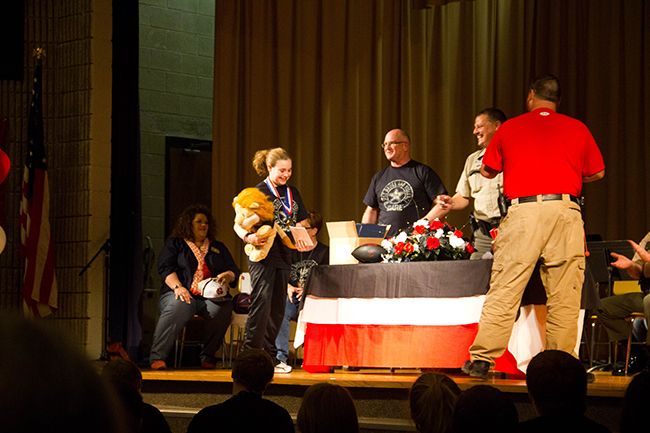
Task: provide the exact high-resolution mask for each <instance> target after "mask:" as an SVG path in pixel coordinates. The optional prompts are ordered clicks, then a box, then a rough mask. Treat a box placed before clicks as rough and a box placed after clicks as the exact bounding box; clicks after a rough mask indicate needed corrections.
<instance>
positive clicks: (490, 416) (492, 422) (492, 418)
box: [454, 385, 519, 433]
mask: <svg viewBox="0 0 650 433" xmlns="http://www.w3.org/2000/svg"><path fill="white" fill-rule="evenodd" d="M518 422H519V414H518V413H517V409H516V408H515V405H514V403H513V402H512V400H510V398H509V397H508V396H507V395H506V394H505V393H503V392H501V391H500V390H498V389H497V388H495V387H493V386H490V385H476V386H473V387H471V388H469V389H467V390H465V391H463V393H462V394H461V395H460V396H459V397H458V400H456V408H455V409H454V433H473V432H477V431H480V432H482V433H492V432H494V433H497V432H498V433H508V432H514V431H515V430H516V429H517V423H518Z"/></svg>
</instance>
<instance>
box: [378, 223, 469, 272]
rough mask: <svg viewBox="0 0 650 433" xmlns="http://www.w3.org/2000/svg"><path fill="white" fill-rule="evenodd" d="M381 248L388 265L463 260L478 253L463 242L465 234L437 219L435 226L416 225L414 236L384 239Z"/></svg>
mask: <svg viewBox="0 0 650 433" xmlns="http://www.w3.org/2000/svg"><path fill="white" fill-rule="evenodd" d="M381 246H382V247H383V248H384V249H385V250H386V251H387V253H386V254H382V257H383V259H384V262H418V261H432V260H463V259H469V256H470V254H471V253H473V252H474V251H476V250H475V249H474V246H473V245H472V244H471V242H469V241H467V240H465V239H463V232H461V231H460V230H457V229H455V228H453V227H452V226H451V225H450V224H449V223H447V222H445V223H443V222H441V221H440V220H439V219H437V218H436V219H435V220H433V221H431V222H429V221H428V220H426V219H421V220H419V221H417V222H416V223H415V224H413V230H412V232H411V234H410V235H409V234H408V233H407V232H401V233H400V234H399V235H397V236H395V237H392V238H389V239H384V240H383V241H382V243H381Z"/></svg>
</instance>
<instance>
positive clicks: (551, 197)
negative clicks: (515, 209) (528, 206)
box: [506, 194, 582, 207]
mask: <svg viewBox="0 0 650 433" xmlns="http://www.w3.org/2000/svg"><path fill="white" fill-rule="evenodd" d="M563 195H564V194H540V195H529V196H528V197H519V198H513V199H512V200H506V204H507V205H508V207H510V206H512V204H513V203H512V202H513V201H514V200H517V202H518V203H519V204H521V203H535V202H537V198H538V197H539V198H541V201H552V200H562V198H563ZM566 195H568V194H566ZM569 200H571V201H572V202H574V203H577V204H578V205H582V200H580V198H579V197H576V196H574V195H569Z"/></svg>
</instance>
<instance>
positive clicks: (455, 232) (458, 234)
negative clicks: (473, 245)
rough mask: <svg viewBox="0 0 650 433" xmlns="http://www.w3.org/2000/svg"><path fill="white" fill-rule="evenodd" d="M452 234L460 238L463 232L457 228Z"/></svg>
mask: <svg viewBox="0 0 650 433" xmlns="http://www.w3.org/2000/svg"><path fill="white" fill-rule="evenodd" d="M454 236H456V237H457V238H462V237H463V232H461V231H460V230H458V229H457V230H455V231H454Z"/></svg>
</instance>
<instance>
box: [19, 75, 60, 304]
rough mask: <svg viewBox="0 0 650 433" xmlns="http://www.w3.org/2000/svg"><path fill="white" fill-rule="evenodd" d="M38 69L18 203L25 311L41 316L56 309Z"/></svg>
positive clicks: (40, 87)
mask: <svg viewBox="0 0 650 433" xmlns="http://www.w3.org/2000/svg"><path fill="white" fill-rule="evenodd" d="M41 76H42V69H41V65H40V64H39V65H38V66H37V67H36V72H35V73H34V88H33V90H32V104H31V108H30V111H29V130H28V132H27V138H28V144H27V159H26V161H25V172H24V176H23V187H22V200H21V203H20V218H19V222H20V240H21V244H20V257H21V259H22V260H23V265H24V269H25V273H24V278H23V291H22V297H23V301H24V304H23V307H24V311H25V315H28V316H35V317H42V316H46V315H48V314H50V313H53V312H54V311H56V309H57V294H58V292H57V287H56V278H55V276H54V244H53V242H52V237H51V236H50V191H49V184H48V180H47V163H46V161H45V146H44V144H43V102H42V99H41V97H42V84H41Z"/></svg>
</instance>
